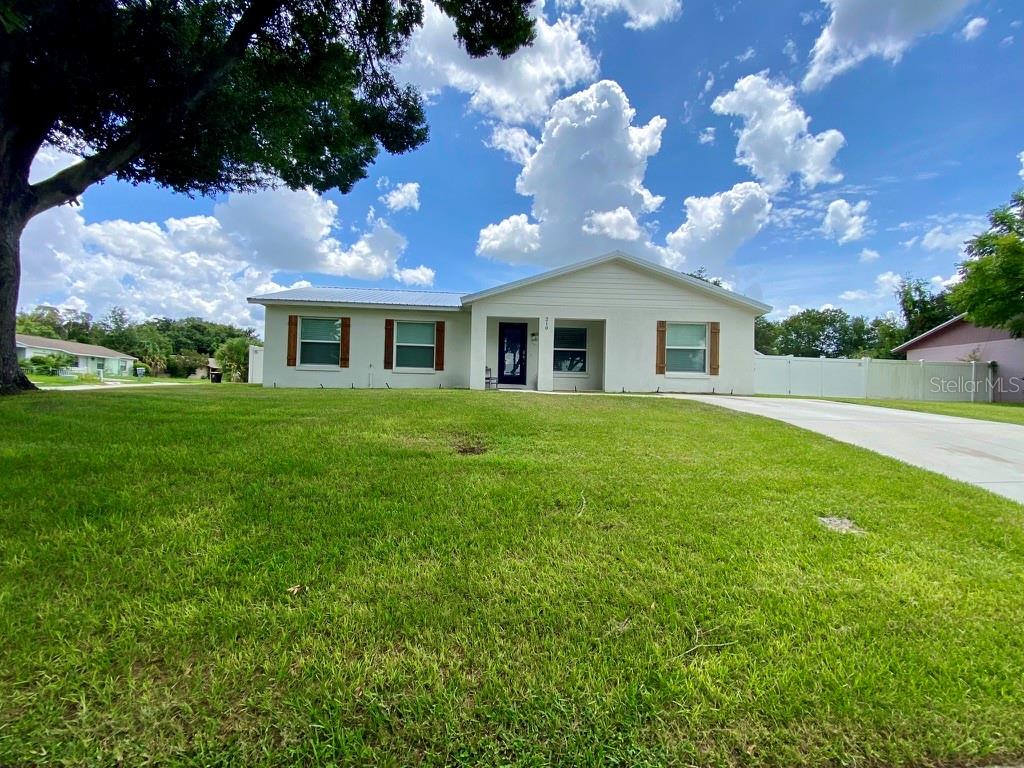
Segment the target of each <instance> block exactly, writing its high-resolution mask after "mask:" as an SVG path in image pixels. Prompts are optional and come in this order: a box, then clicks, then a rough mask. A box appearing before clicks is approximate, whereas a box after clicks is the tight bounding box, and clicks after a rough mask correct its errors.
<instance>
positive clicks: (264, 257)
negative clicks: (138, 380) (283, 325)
mask: <svg viewBox="0 0 1024 768" xmlns="http://www.w3.org/2000/svg"><path fill="white" fill-rule="evenodd" d="M49 160H50V158H44V159H43V162H46V163H48V162H49ZM52 170H54V169H50V168H43V169H40V170H39V173H42V174H45V173H47V172H52ZM82 211H83V208H71V207H68V206H62V207H59V208H54V209H51V210H49V211H46V212H45V213H43V214H40V215H39V216H37V217H35V218H34V219H33V220H32V221H31V222H30V223H29V226H28V228H27V229H26V231H25V233H24V236H23V238H22V256H23V266H24V268H23V281H22V290H21V303H22V305H23V306H27V305H31V304H36V303H40V302H47V303H55V304H59V305H76V306H85V307H87V308H88V310H89V311H90V312H92V313H93V314H95V315H100V314H102V313H104V312H106V311H107V310H108V309H109V308H110V307H111V306H114V305H118V306H123V307H125V308H126V309H127V310H128V311H129V312H130V314H132V315H133V316H134V317H138V318H141V317H149V316H152V315H168V316H172V317H182V316H186V315H201V316H203V317H206V318H209V319H212V320H219V321H223V322H232V323H238V324H241V325H248V326H251V325H255V324H256V323H257V321H258V319H259V317H260V316H261V314H260V313H261V310H260V309H259V308H258V307H255V306H252V305H249V304H247V303H246V301H245V299H246V296H250V295H253V294H255V293H264V292H268V291H273V290H280V289H281V288H285V287H289V284H284V283H282V282H280V280H279V278H278V275H279V274H280V273H282V272H287V273H296V272H306V273H317V274H325V275H332V276H342V277H349V278H355V279H374V280H379V279H391V280H395V281H397V282H399V283H408V284H415V285H429V284H430V283H432V282H433V270H431V269H430V268H429V267H426V266H423V265H421V266H419V267H412V268H410V267H405V266H403V265H402V264H401V263H400V260H401V257H402V255H403V253H404V251H405V249H406V245H407V244H406V240H405V238H404V237H403V236H402V235H401V234H399V233H398V232H396V231H395V230H394V229H392V228H391V227H390V225H389V224H388V223H387V222H386V221H384V220H383V219H378V218H375V217H374V218H372V219H371V221H370V222H369V225H368V228H367V229H366V231H364V232H362V233H361V234H360V235H359V236H358V237H357V239H356V241H355V242H354V243H352V244H351V245H350V246H345V245H344V244H343V243H342V242H341V241H339V240H338V239H337V238H336V237H335V236H334V234H333V232H334V230H335V229H336V227H337V225H338V220H337V213H338V209H337V206H336V205H335V204H334V203H333V202H331V201H330V200H327V199H326V198H323V197H321V196H319V195H317V194H315V193H314V192H312V191H310V190H297V191H292V190H288V189H277V190H265V191H263V192H258V193H255V194H251V195H241V194H231V195H228V197H227V198H226V199H225V201H224V202H221V203H219V204H218V205H216V206H215V207H214V211H213V215H208V216H188V217H183V218H173V217H172V218H168V219H166V220H164V221H162V222H155V221H126V220H122V219H114V220H108V221H99V222H93V223H87V222H86V221H85V218H84V216H83V215H82ZM299 284H306V283H304V282H302V281H300V282H298V283H296V282H292V283H291V284H290V285H299Z"/></svg>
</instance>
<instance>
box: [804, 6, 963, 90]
mask: <svg viewBox="0 0 1024 768" xmlns="http://www.w3.org/2000/svg"><path fill="white" fill-rule="evenodd" d="M822 1H823V2H824V3H825V5H826V6H827V7H828V9H829V12H830V14H829V20H828V23H827V24H826V25H825V28H824V29H823V30H822V31H821V34H820V35H819V36H818V39H817V40H816V41H815V43H814V48H813V50H812V51H811V65H810V67H809V68H808V70H807V74H806V75H805V76H804V79H803V87H804V89H805V90H815V89H817V88H821V87H823V86H824V85H826V84H827V83H828V82H830V81H831V80H832V79H833V78H834V77H836V76H837V75H840V74H842V73H843V72H846V71H847V70H849V69H852V68H853V67H855V66H857V65H858V64H860V63H861V62H862V61H864V60H865V59H867V58H870V57H872V56H881V57H882V58H883V59H886V60H887V61H891V62H894V63H895V62H898V61H899V60H900V58H902V56H903V54H904V52H905V51H906V50H907V48H909V47H910V46H911V45H912V44H913V42H914V41H915V40H916V39H917V38H919V37H921V36H923V35H927V34H930V33H933V32H938V31H940V30H941V29H943V28H944V27H945V26H946V25H947V24H949V23H950V22H951V21H952V20H953V19H954V18H955V17H956V16H957V14H959V13H960V11H962V10H963V9H964V8H965V7H966V6H967V5H968V4H969V3H970V2H971V0H822Z"/></svg>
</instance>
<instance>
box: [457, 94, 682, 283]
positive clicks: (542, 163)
mask: <svg viewBox="0 0 1024 768" xmlns="http://www.w3.org/2000/svg"><path fill="white" fill-rule="evenodd" d="M634 116H635V111H634V110H633V108H632V107H631V106H630V104H629V100H628V99H627V98H626V94H625V93H624V92H623V91H622V89H621V88H620V87H619V85H618V83H615V82H613V81H610V80H604V81H601V82H598V83H595V84H594V85H592V86H590V87H589V88H586V89H584V90H582V91H579V92H578V93H574V94H572V95H571V96H567V97H566V98H564V99H561V100H560V101H558V102H556V103H555V104H554V105H553V106H552V108H551V112H550V115H549V117H548V120H547V122H546V123H545V124H544V128H543V131H542V133H541V136H540V139H539V140H538V141H537V142H536V144H535V145H534V148H533V151H532V153H530V154H529V156H528V157H526V158H525V161H524V162H523V168H522V171H521V172H520V173H519V176H518V178H517V179H516V191H517V192H518V193H519V194H521V195H524V196H526V197H530V198H532V200H533V205H532V207H531V217H527V216H526V214H517V215H516V216H510V217H509V218H507V219H505V221H503V222H500V223H498V224H492V225H490V226H488V227H486V228H485V229H484V230H483V231H481V233H480V241H479V243H478V246H477V250H478V253H480V254H482V255H485V256H489V257H491V258H496V259H500V260H502V261H506V262H510V263H535V264H544V265H553V264H561V263H565V262H567V261H573V260H577V259H581V258H584V257H586V256H592V255H596V254H598V253H603V252H605V251H609V250H612V249H614V248H615V247H617V246H621V242H619V241H618V240H616V239H614V238H612V237H609V236H608V235H607V234H598V230H597V229H596V228H595V226H596V225H595V223H594V221H593V220H589V221H588V217H592V216H593V215H594V214H595V212H597V213H601V212H618V211H619V209H625V211H626V212H628V213H629V214H630V215H632V217H633V219H634V221H639V220H640V217H641V216H642V215H643V214H644V213H649V212H651V211H654V210H657V209H658V207H659V206H660V205H661V203H662V201H663V198H661V197H659V196H658V195H655V194H653V193H652V192H650V190H648V189H647V188H646V187H645V186H644V183H643V180H644V174H645V173H646V170H647V159H648V158H649V157H650V156H651V155H654V154H657V152H658V150H659V149H660V147H661V133H662V131H663V130H664V128H665V125H666V122H665V120H664V119H663V118H661V117H653V118H651V120H649V121H648V122H647V123H646V124H643V125H639V126H637V125H633V118H634ZM616 215H617V216H618V217H619V218H620V219H622V218H623V215H622V213H621V212H618V213H617V214H616ZM531 218H532V221H531ZM585 224H588V227H589V230H590V231H589V232H588V234H589V237H587V238H585V239H584V240H582V241H581V239H580V233H581V232H582V231H583V228H584V225H585ZM620 234H621V232H620ZM636 242H637V243H638V245H639V247H638V248H637V250H639V251H640V252H639V253H637V255H640V256H647V257H649V258H657V257H658V253H659V252H658V251H657V249H655V248H653V247H651V246H650V245H649V244H646V241H645V240H643V239H642V238H641V239H640V240H638V241H636ZM581 249H582V251H583V252H581Z"/></svg>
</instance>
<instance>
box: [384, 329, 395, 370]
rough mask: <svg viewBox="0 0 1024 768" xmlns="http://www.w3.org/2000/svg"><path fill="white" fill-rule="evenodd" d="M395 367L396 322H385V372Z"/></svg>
mask: <svg viewBox="0 0 1024 768" xmlns="http://www.w3.org/2000/svg"><path fill="white" fill-rule="evenodd" d="M394 367H395V321H394V320H385V321H384V370H385V371H390V370H391V369H393V368H394Z"/></svg>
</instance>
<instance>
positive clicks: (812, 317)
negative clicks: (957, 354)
mask: <svg viewBox="0 0 1024 768" xmlns="http://www.w3.org/2000/svg"><path fill="white" fill-rule="evenodd" d="M894 297H895V299H896V301H897V304H898V305H899V308H900V317H898V318H897V317H895V316H892V315H881V316H879V317H875V318H873V319H871V320H869V319H868V318H866V317H864V316H861V315H853V316H851V315H850V314H848V313H847V312H846V311H845V310H842V309H837V308H824V309H805V310H803V311H802V312H797V313H796V314H794V315H791V316H789V317H787V318H784V319H782V320H777V321H772V320H769V319H768V318H766V317H761V318H758V319H757V321H756V322H755V324H754V348H755V349H756V350H757V351H758V352H761V353H763V354H766V355H795V356H797V357H876V358H891V357H893V356H894V354H893V352H892V350H893V349H894V348H896V347H898V346H899V345H900V344H902V343H903V342H904V341H906V340H908V339H910V338H913V337H914V336H917V335H918V334H920V333H923V332H924V331H926V330H929V329H930V328H934V327H935V326H936V325H938V324H939V323H942V322H944V321H945V320H948V319H949V318H950V317H953V316H954V315H955V314H956V310H955V309H953V307H952V306H951V305H950V303H949V299H948V293H947V292H946V291H945V290H940V291H937V292H933V291H932V290H931V289H930V287H929V284H928V283H927V282H926V281H924V280H920V279H917V278H913V277H910V276H907V277H904V278H903V279H902V280H901V281H900V283H899V285H898V286H897V287H896V290H895V291H894Z"/></svg>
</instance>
